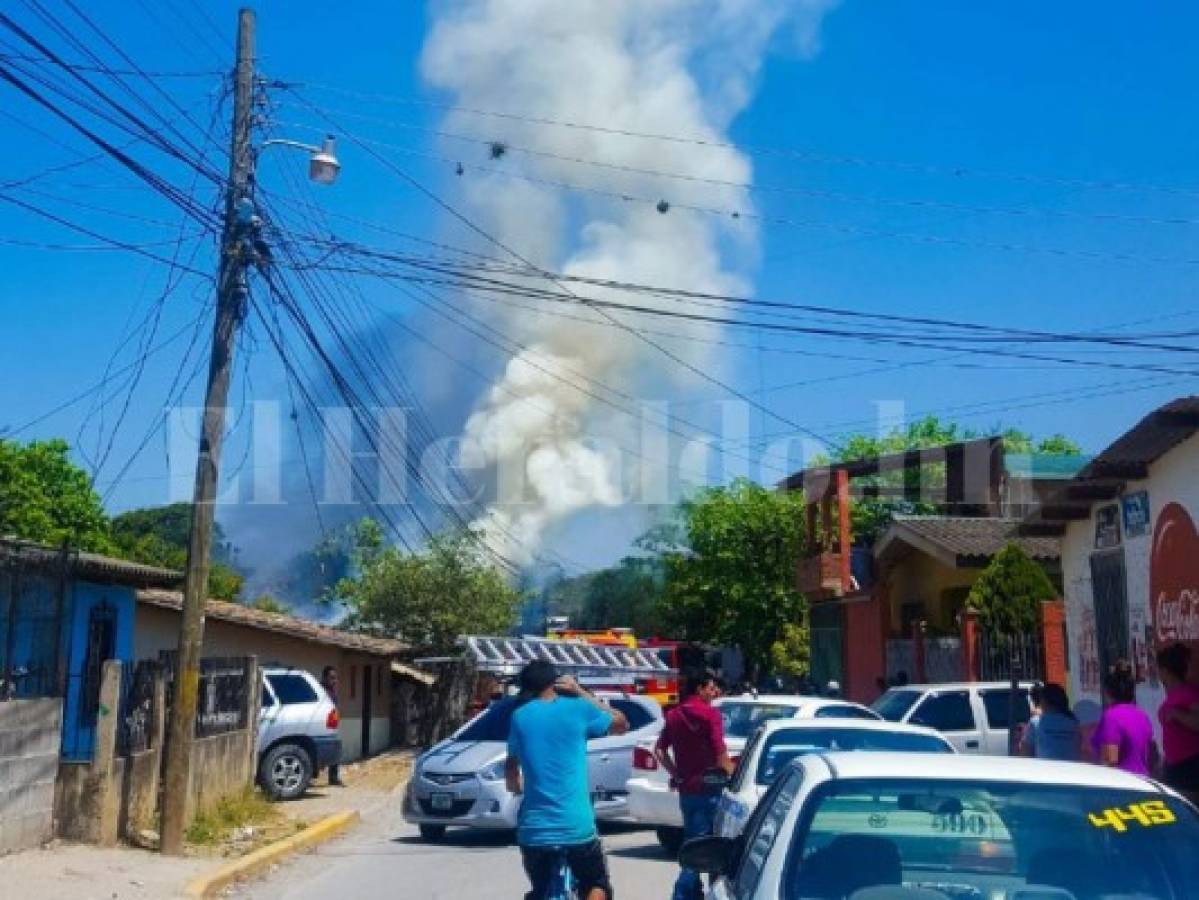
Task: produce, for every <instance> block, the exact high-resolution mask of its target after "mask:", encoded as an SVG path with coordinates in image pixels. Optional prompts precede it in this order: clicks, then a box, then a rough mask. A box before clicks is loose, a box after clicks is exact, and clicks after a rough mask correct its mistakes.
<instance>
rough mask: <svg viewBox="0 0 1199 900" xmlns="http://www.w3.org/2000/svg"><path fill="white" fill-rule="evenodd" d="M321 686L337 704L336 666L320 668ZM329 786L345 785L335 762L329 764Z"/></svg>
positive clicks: (339, 768) (338, 766)
mask: <svg viewBox="0 0 1199 900" xmlns="http://www.w3.org/2000/svg"><path fill="white" fill-rule="evenodd" d="M321 687H323V688H324V689H325V693H326V694H328V695H329V699H330V700H332V701H333V705H334V706H337V666H325V668H323V669H321ZM329 786H330V787H344V786H345V782H344V781H342V780H341V766H340V765H338V764H337V763H332V764H330V766H329Z"/></svg>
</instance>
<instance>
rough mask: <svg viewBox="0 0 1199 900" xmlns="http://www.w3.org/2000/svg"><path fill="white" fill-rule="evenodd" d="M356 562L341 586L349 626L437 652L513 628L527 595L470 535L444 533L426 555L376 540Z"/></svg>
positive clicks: (361, 551)
mask: <svg viewBox="0 0 1199 900" xmlns="http://www.w3.org/2000/svg"><path fill="white" fill-rule="evenodd" d="M376 527H377V526H376ZM380 537H381V534H380ZM356 568H357V573H356V574H355V575H352V576H350V577H348V578H343V579H342V581H341V582H340V583H339V584H338V586H337V588H336V592H335V593H336V596H337V598H338V599H340V600H341V601H342V602H344V603H345V604H346V605H347V606H348V608H349V610H350V615H349V618H348V619H347V621H346V623H345V624H346V627H348V628H352V629H354V630H358V631H365V632H368V633H371V634H377V635H381V636H386V637H394V638H398V639H400V640H402V641H404V642H406V643H408V644H411V645H413V646H416V647H421V648H424V649H427V650H431V651H434V652H440V651H452V650H453V648H454V644H455V642H456V641H457V639H458V637H459V636H460V635H463V634H506V633H507V632H508V630H509V629H510V628H511V627H512V625H513V623H515V621H516V617H517V612H518V610H519V608H520V606H521V603H522V602H523V600H524V597H523V595H522V594H521V593H520V592H519V591H517V590H516V589H515V588H513V587H512V586H511V585H509V584H508V583H507V581H506V580H505V579H504V576H503V574H502V573H501V572H499V571H498V570H497V569H496V568H495V567H494V566H493V565H492V564H491V563H490V561H488V560H487V559H486V558H485V556H484V554H483V552H482V551H481V550H480V548H479V547H478V544H477V542H476V540H475V539H474V538H473V537H471V536H469V535H457V534H455V535H442V536H438V537H436V538H434V539H433V540H432V541H431V542H430V543H429V546H428V547H427V548H426V549H425V550H423V551H422V552H419V553H408V552H405V551H403V550H400V549H399V548H396V547H385V546H383V545H382V542H381V541H380V542H379V543H374V542H372V541H370V540H368V541H366V542H364V543H363V545H361V546H360V548H359V550H358V559H357V566H356Z"/></svg>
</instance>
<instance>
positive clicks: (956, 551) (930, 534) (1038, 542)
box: [876, 516, 1061, 565]
mask: <svg viewBox="0 0 1199 900" xmlns="http://www.w3.org/2000/svg"><path fill="white" fill-rule="evenodd" d="M1019 527H1020V520H1019V519H995V518H966V517H962V516H896V517H895V519H894V521H893V522H892V524H891V527H890V528H889V529H888V530H887V533H886V534H884V535H883V538H882V539H881V540H880V541H879V545H878V549H877V551H876V552H877V553H878V555H880V556H883V555H885V554H886V551H887V548H888V547H889V546H891V545H892V544H893V542H894V541H896V540H899V541H906V542H907V543H914V542H915V541H913V539H916V541H922V542H926V543H927V544H931V545H933V546H935V547H937V548H939V549H941V550H943V551H944V552H945V553H947V554H949V555H950V556H952V557H954V558H955V559H956V560H957V561H958V563H959V564H961V565H969V564H971V563H981V562H985V561H987V560H989V559H990V558H991V557H993V556H994V555H995V554H996V553H998V552H999V551H1000V550H1002V549H1003V548H1004V547H1006V546H1007V545H1008V544H1011V543H1015V544H1017V545H1018V546H1019V547H1020V549H1022V550H1023V551H1024V552H1025V553H1027V554H1028V555H1029V556H1030V557H1032V558H1033V559H1038V560H1042V561H1045V562H1050V561H1054V560H1057V559H1060V558H1061V544H1060V542H1059V541H1058V539H1057V538H1055V537H1033V536H1022V535H1021V534H1020V533H1019Z"/></svg>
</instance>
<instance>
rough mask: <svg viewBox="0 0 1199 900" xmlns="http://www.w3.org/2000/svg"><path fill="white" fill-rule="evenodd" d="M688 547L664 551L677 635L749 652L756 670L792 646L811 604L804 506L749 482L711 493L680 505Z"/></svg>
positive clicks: (669, 617)
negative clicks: (800, 586)
mask: <svg viewBox="0 0 1199 900" xmlns="http://www.w3.org/2000/svg"><path fill="white" fill-rule="evenodd" d="M679 517H680V535H681V542H682V545H681V546H675V547H673V548H671V549H664V557H663V561H664V565H665V591H664V594H663V597H662V613H663V616H664V619H665V621H666V623H667V625H668V627H669V628H671V630H672V631H674V632H675V635H676V636H677V637H681V638H684V639H687V640H695V641H702V642H704V643H712V644H724V645H728V646H734V647H739V648H741V651H742V653H743V654H744V655H745V659H746V664H747V667H748V668H749V670H750V671H751V672H753V671H757V670H763V669H765V668H766V667H768V666H769V665H770V663H771V660H772V648H773V647H774V645H775V644H780V643H781V644H782V645H783V646H785V647H790V648H791V649H790V650H788V653H789V654H795V655H797V656H800V655H802V654H800V653H799V652H798V650H797V649H796V648H795V646H794V645H795V642H796V641H799V640H801V639H802V634H801V632H799V631H797V630H794V628H793V630H792V631H791V632H788V631H787V626H802V625H803V623H805V621H806V619H807V604H806V602H805V601H804V599H803V597H802V596H801V595H800V594H799V593H798V592H797V591H796V589H795V569H796V563H797V562H798V560H799V558H800V555H801V553H802V552H803V549H804V501H803V498H802V496H801V495H800V494H798V493H787V492H778V491H771V490H768V489H766V488H764V487H761V486H760V485H756V484H753V483H751V482H748V481H744V480H742V481H737V482H735V483H734V484H733V485H731V486H730V487H717V488H709V489H706V490H703V491H701V492H700V493H699V494H697V495H696V496H695V497H693V498H692V499H690V500H687V501H685V502H684V503H682V504H681V506H680V508H679Z"/></svg>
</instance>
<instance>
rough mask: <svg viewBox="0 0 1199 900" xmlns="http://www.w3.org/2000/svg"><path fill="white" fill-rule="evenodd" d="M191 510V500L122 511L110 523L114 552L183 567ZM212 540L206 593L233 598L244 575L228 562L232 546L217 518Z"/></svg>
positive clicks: (172, 566)
mask: <svg viewBox="0 0 1199 900" xmlns="http://www.w3.org/2000/svg"><path fill="white" fill-rule="evenodd" d="M191 514H192V506H191V504H190V503H172V504H170V505H169V506H148V507H144V508H142V509H131V510H129V511H128V512H124V513H121V514H120V515H119V516H115V517H114V518H113V520H112V524H111V527H110V532H111V535H112V548H113V552H115V553H116V554H117V555H119V556H122V557H124V558H125V559H132V560H135V561H137V562H141V563H145V564H146V565H150V566H163V567H164V568H168V569H179V570H182V569H184V568H185V567H186V566H187V544H188V538H189V536H190V534H191ZM212 541H213V550H212V559H211V560H210V562H209V567H208V594H209V596H211V597H215V598H216V599H218V600H228V601H233V600H236V599H237V596H238V595H239V594H240V593H241V589H242V585H243V583H244V582H245V578H244V577H243V576H242V575H241V573H239V572H238V571H237V570H236V569H234V568H233V566H232V565H231V564H230V560H231V559H232V557H233V555H234V552H233V548H232V545H231V544H230V543H229V542H228V540H226V538H225V532H224V530H223V529H222V528H221V525H220V523H219V522H214V523H213V526H212Z"/></svg>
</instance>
